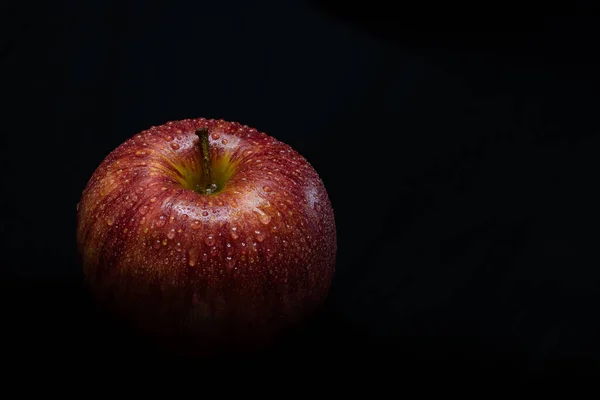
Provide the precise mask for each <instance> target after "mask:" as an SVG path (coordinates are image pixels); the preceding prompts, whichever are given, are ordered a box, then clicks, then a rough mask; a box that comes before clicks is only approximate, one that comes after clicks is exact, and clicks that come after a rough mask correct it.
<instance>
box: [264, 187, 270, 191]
mask: <svg viewBox="0 0 600 400" xmlns="http://www.w3.org/2000/svg"><path fill="white" fill-rule="evenodd" d="M263 190H264V191H265V192H270V191H271V188H270V187H268V186H263Z"/></svg>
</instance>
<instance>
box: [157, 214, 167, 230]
mask: <svg viewBox="0 0 600 400" xmlns="http://www.w3.org/2000/svg"><path fill="white" fill-rule="evenodd" d="M166 223H167V217H165V216H164V215H161V216H160V217H158V221H156V226H158V227H159V228H160V227H162V226H165V224H166Z"/></svg>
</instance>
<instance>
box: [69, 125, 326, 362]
mask: <svg viewBox="0 0 600 400" xmlns="http://www.w3.org/2000/svg"><path fill="white" fill-rule="evenodd" d="M198 129H208V131H209V143H210V151H211V162H212V163H211V165H212V166H213V176H214V177H215V180H217V181H219V180H220V181H221V186H222V187H221V189H220V190H219V191H218V192H216V193H213V194H210V195H206V194H202V193H199V192H197V191H195V190H194V187H195V186H194V185H195V184H196V181H197V180H198V177H199V176H200V175H201V173H202V172H201V171H202V168H201V162H202V157H201V151H200V148H199V138H198V136H197V135H196V130H198ZM77 246H78V250H79V254H80V259H81V263H82V267H83V272H84V277H85V283H86V285H87V287H88V288H89V289H90V290H91V292H92V293H93V296H94V298H95V300H96V301H97V304H99V305H100V307H101V309H103V310H105V311H108V312H110V313H114V315H115V316H118V318H119V319H121V320H123V321H125V322H126V323H127V324H129V325H131V326H132V327H134V328H135V329H136V330H137V331H139V332H141V333H143V334H144V335H147V336H148V337H150V338H152V339H157V343H158V344H159V345H160V346H161V347H163V348H165V349H169V350H175V351H179V352H182V353H183V354H189V355H205V354H215V353H218V352H219V351H224V350H225V349H228V350H232V349H241V350H245V349H252V348H255V347H256V346H258V347H261V346H264V345H265V344H268V343H269V342H270V341H271V340H272V339H274V338H276V337H277V335H278V334H279V333H281V332H282V330H284V329H286V328H288V327H291V326H293V325H295V324H297V323H299V322H302V321H303V320H304V319H306V318H307V317H308V316H309V315H311V314H312V313H314V312H315V311H316V309H317V308H318V307H319V306H320V305H321V304H322V302H323V301H324V299H325V298H326V296H327V294H328V290H329V288H330V285H331V282H332V279H333V275H334V270H335V261H336V251H337V245H336V228H335V220H334V214H333V209H332V207H331V203H330V201H329V198H328V195H327V192H326V190H325V187H324V185H323V183H322V181H321V179H320V177H319V176H318V174H317V172H316V171H315V170H314V169H313V168H312V166H311V165H310V164H309V163H308V162H307V160H306V159H304V158H303V157H302V156H301V155H300V154H298V153H297V152H296V151H294V150H293V149H292V148H291V147H290V146H288V145H287V144H284V143H282V142H280V141H278V140H276V139H275V138H273V137H271V136H268V135H266V134H265V133H262V132H259V131H257V130H256V129H254V128H250V127H248V126H245V125H241V124H239V123H236V122H227V121H223V120H207V119H204V118H199V119H187V120H181V121H172V122H168V123H166V124H164V125H161V126H157V127H152V128H150V129H148V130H145V131H142V132H140V133H139V134H137V135H135V136H133V137H131V138H130V139H129V140H127V141H125V142H124V143H123V144H121V145H120V146H118V147H117V148H116V149H115V150H114V151H112V152H111V153H110V154H109V155H108V156H107V157H106V158H105V159H104V160H103V161H102V163H101V164H100V165H99V166H98V168H97V169H96V171H95V172H94V173H93V175H92V177H91V178H90V180H89V182H88V183H87V185H86V187H85V189H84V191H83V194H82V197H81V200H80V202H79V203H78V206H77Z"/></svg>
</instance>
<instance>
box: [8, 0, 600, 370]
mask: <svg viewBox="0 0 600 400" xmlns="http://www.w3.org/2000/svg"><path fill="white" fill-rule="evenodd" d="M12 3H13V5H12V6H11V5H8V6H3V7H7V8H6V9H4V8H3V9H2V12H0V16H1V17H0V18H1V19H2V21H0V22H2V23H1V24H0V26H1V28H0V29H2V31H1V33H2V35H0V37H1V38H2V39H1V40H2V42H1V43H0V56H1V63H0V72H1V75H0V76H2V85H1V86H2V97H3V99H4V100H5V102H4V104H5V105H4V108H3V122H2V124H1V125H0V132H1V134H2V147H1V151H0V160H1V161H0V162H1V166H2V186H1V187H2V194H1V196H0V198H1V201H2V204H1V206H2V209H1V211H2V214H3V215H2V218H1V219H0V229H1V231H2V236H3V237H2V249H3V250H2V254H3V257H4V260H3V261H2V263H1V265H2V267H1V268H2V276H1V278H2V281H1V282H2V283H1V284H2V299H1V300H2V310H1V311H2V330H3V334H4V335H5V337H8V338H9V339H8V340H5V341H4V342H3V346H5V348H4V349H3V354H6V352H8V353H11V354H16V355H19V356H20V357H19V359H20V360H21V361H24V362H25V363H38V362H50V363H52V362H53V360H56V359H57V358H59V359H63V360H65V359H66V360H73V361H75V360H76V361H81V362H84V363H86V362H87V363H89V364H95V363H96V360H97V359H98V358H99V359H103V360H111V361H113V362H114V361H115V360H118V363H117V364H120V365H125V366H128V365H130V364H131V363H134V362H135V361H136V360H140V359H143V360H146V359H152V360H155V359H156V357H157V354H156V353H154V352H152V351H149V350H148V349H147V347H145V346H144V344H143V343H140V342H139V341H138V340H137V339H136V338H135V337H133V336H131V335H129V334H127V333H125V332H123V331H122V330H120V329H119V328H118V327H116V326H115V325H113V324H111V323H109V322H108V321H107V320H105V319H103V318H102V317H101V316H100V315H98V314H97V313H95V312H94V311H93V307H92V305H91V303H90V302H89V299H88V297H87V295H86V293H85V292H84V291H83V289H82V288H81V286H80V281H81V272H80V267H79V265H78V263H77V259H76V253H75V240H74V239H75V238H74V235H75V205H76V203H77V201H78V200H79V196H80V194H81V191H82V190H83V188H84V186H85V184H86V182H87V179H88V178H89V177H90V176H91V174H92V172H93V171H94V169H95V168H96V167H97V165H98V164H99V163H100V162H101V161H102V159H103V158H104V157H105V156H106V155H107V154H108V152H110V151H111V150H112V149H113V148H115V147H116V146H118V145H119V144H120V143H121V142H123V141H124V140H125V139H126V138H128V137H129V136H131V135H133V134H135V133H137V132H138V131H140V130H142V129H145V128H148V127H150V126H152V125H159V124H162V123H164V122H166V121H168V120H175V119H183V118H192V117H206V118H223V119H228V120H235V121H239V122H241V123H243V124H247V125H250V126H254V127H256V128H257V129H259V130H262V131H265V132H267V133H269V134H271V135H273V136H275V137H277V138H278V139H280V140H282V141H284V142H287V143H288V144H290V145H291V146H292V147H294V148H295V149H297V150H298V151H299V152H300V153H301V154H303V155H304V156H305V157H306V158H307V159H308V160H309V161H310V162H311V163H312V164H313V166H314V167H315V169H316V170H317V171H318V172H319V173H320V175H321V177H322V179H323V181H324V182H325V185H326V187H327V189H328V192H329V195H330V198H331V201H332V203H333V206H334V210H335V212H336V220H337V226H338V246H339V254H338V257H339V262H338V266H337V274H336V279H335V282H334V285H333V287H332V290H331V294H330V297H329V299H328V302H327V304H326V307H325V309H324V310H323V313H322V314H320V315H318V316H317V317H316V318H315V320H314V321H310V322H309V323H307V324H306V326H305V327H303V329H301V330H299V331H298V332H295V333H293V334H290V335H289V336H287V337H285V338H284V339H283V340H282V343H280V344H278V345H277V346H275V347H274V348H273V349H271V351H270V352H268V356H270V357H274V358H276V359H279V360H285V362H287V363H288V365H297V361H296V360H297V359H302V360H317V365H318V366H319V367H321V368H332V369H334V370H337V369H339V368H348V369H351V370H354V371H358V373H363V372H373V371H374V370H377V368H383V365H389V366H390V367H385V368H387V369H388V372H390V371H391V373H394V371H403V373H404V375H401V376H403V377H409V376H410V377H418V378H423V379H431V378H435V379H437V378H438V377H443V376H454V375H456V376H465V375H468V376H475V375H477V376H479V375H481V376H488V377H498V376H503V377H525V378H538V377H548V376H555V377H569V378H570V377H575V376H593V375H595V374H596V373H597V370H596V365H597V364H596V363H597V361H598V357H599V356H600V348H599V345H598V340H597V338H598V334H599V333H600V330H599V324H598V305H599V303H600V293H599V291H598V288H599V285H600V268H599V267H598V266H599V265H600V263H599V261H600V257H599V256H598V251H597V237H598V234H597V231H598V226H599V222H600V218H599V213H598V204H599V200H600V197H599V196H598V194H597V190H596V186H597V172H598V167H599V164H600V158H599V157H598V155H597V154H598V150H599V149H600V137H599V134H598V132H599V128H600V126H599V125H600V123H599V119H598V109H599V105H600V104H599V103H600V102H599V100H598V93H599V89H600V85H599V83H600V82H599V78H598V76H599V75H598V63H597V61H598V57H597V45H596V41H595V37H596V36H598V30H599V28H598V26H599V24H598V18H595V17H593V16H591V15H593V14H592V13H591V12H590V10H591V6H589V5H588V4H587V3H584V2H575V3H570V4H571V5H572V6H573V9H571V10H569V14H570V16H569V17H557V16H556V15H560V14H554V15H555V16H550V17H547V16H545V15H544V13H545V12H546V11H548V13H547V14H546V15H552V12H550V11H553V10H544V9H537V14H524V13H523V12H520V13H517V12H511V10H512V11H514V10H516V9H518V7H517V5H516V4H515V5H511V4H508V5H506V7H507V8H506V9H505V11H506V13H502V16H501V17H502V18H504V21H505V23H498V22H494V17H495V16H498V15H496V14H495V13H494V12H489V11H485V10H479V11H478V12H479V14H478V15H479V18H467V16H466V15H465V14H464V13H461V12H457V15H458V17H456V18H454V19H453V18H451V17H450V16H451V15H452V14H451V12H452V10H450V9H448V10H444V11H445V13H442V14H436V16H432V15H433V11H429V12H425V11H426V10H408V11H407V10H404V11H405V12H404V13H398V14H394V13H393V11H392V10H391V9H386V8H385V7H386V6H384V3H383V2H378V1H375V2H369V5H364V7H361V8H360V9H358V8H353V6H345V7H340V6H339V5H338V4H336V3H335V2H326V3H325V4H324V5H323V3H320V4H317V3H302V2H294V1H292V2H276V1H272V2H256V3H245V2H240V3H243V4H244V5H241V6H240V5H239V4H238V5H236V4H233V2H207V3H203V2H189V3H184V2H182V1H179V2H177V1H175V2H170V3H164V4H163V5H161V6H158V5H157V4H158V2H142V1H132V0H129V1H112V2H111V1H88V2H77V1H63V2H60V3H59V4H58V5H56V4H54V5H50V4H46V5H43V4H39V5H36V6H35V7H33V6H30V5H27V4H25V3H17V2H12ZM282 3H285V4H282ZM17 4H19V5H17ZM590 4H591V2H590ZM510 7H513V8H512V9H511V8H510ZM455 11H456V10H455ZM458 11H460V10H458ZM484 11H485V12H484ZM521 11H523V10H522V9H521ZM411 12H412V14H411ZM566 14H567V13H565V15H566ZM440 15H446V16H448V17H447V18H446V19H443V18H442V19H440ZM529 15H532V17H529ZM511 16H512V18H511ZM486 18H487V22H486ZM507 18H508V19H507ZM456 26H460V29H453V28H456ZM496 28H497V29H496ZM363 157H364V158H365V160H366V164H363V163H360V162H359V159H360V158H363ZM362 165H366V168H365V167H363V166H362ZM263 356H264V355H263ZM76 365H80V364H76ZM407 372H408V373H409V374H406V373H407ZM396 379H399V378H396Z"/></svg>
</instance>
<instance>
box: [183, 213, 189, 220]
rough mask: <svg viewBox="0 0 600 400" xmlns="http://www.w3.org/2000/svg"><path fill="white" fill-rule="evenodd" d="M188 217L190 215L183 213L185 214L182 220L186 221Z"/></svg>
mask: <svg viewBox="0 0 600 400" xmlns="http://www.w3.org/2000/svg"><path fill="white" fill-rule="evenodd" d="M188 218H189V216H188V215H187V214H183V215H182V216H181V220H182V221H186V220H187V219H188Z"/></svg>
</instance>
